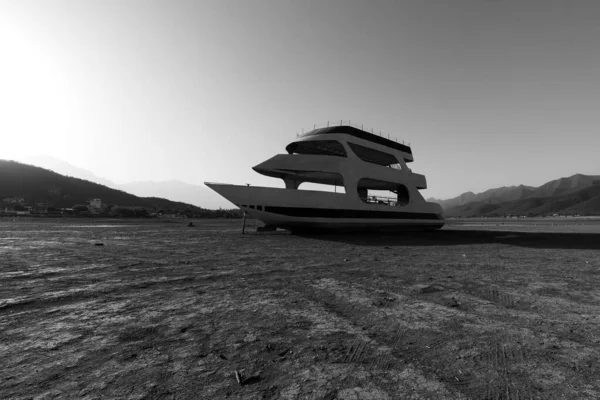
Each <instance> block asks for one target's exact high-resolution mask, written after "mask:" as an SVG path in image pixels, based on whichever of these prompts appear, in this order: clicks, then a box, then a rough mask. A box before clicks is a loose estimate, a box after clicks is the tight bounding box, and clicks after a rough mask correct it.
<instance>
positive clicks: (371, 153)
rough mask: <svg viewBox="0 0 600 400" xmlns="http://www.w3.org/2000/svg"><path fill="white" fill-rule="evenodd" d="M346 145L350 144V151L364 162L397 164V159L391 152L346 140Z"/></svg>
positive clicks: (386, 164)
mask: <svg viewBox="0 0 600 400" xmlns="http://www.w3.org/2000/svg"><path fill="white" fill-rule="evenodd" d="M348 146H350V148H351V149H352V152H353V153H354V154H356V156H357V157H358V158H360V159H361V160H363V161H365V162H368V163H372V164H378V165H385V166H388V165H396V164H398V160H397V159H396V157H395V156H394V155H392V154H389V153H385V152H383V151H379V150H375V149H371V148H369V147H365V146H361V145H359V144H356V143H351V142H348Z"/></svg>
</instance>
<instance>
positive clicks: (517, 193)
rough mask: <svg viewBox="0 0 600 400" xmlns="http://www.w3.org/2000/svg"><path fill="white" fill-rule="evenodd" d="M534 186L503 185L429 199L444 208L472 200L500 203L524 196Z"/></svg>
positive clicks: (531, 191)
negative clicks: (475, 191) (452, 196)
mask: <svg viewBox="0 0 600 400" xmlns="http://www.w3.org/2000/svg"><path fill="white" fill-rule="evenodd" d="M534 189H535V188H534V187H531V186H525V185H519V186H503V187H500V188H496V189H489V190H486V191H485V192H481V193H477V194H475V193H473V192H466V193H463V194H461V195H459V196H457V197H454V198H452V199H448V200H438V199H429V200H428V201H433V202H436V203H439V204H440V205H441V206H442V208H443V209H444V210H446V209H450V208H453V207H457V206H462V205H466V204H469V203H474V202H479V201H483V202H488V203H492V204H498V203H502V202H504V201H512V200H518V199H522V198H525V197H527V196H529V195H530V194H531V193H533V191H534Z"/></svg>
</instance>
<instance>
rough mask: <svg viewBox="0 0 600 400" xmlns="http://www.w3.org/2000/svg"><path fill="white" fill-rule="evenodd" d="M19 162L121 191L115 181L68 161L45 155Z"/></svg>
mask: <svg viewBox="0 0 600 400" xmlns="http://www.w3.org/2000/svg"><path fill="white" fill-rule="evenodd" d="M19 161H22V162H23V163H25V164H31V165H35V166H37V167H42V168H45V169H49V170H50V171H54V172H57V173H59V174H61V175H65V176H72V177H74V178H79V179H84V180H86V181H90V182H95V183H98V184H100V185H104V186H108V187H110V188H113V189H119V187H118V185H117V184H116V183H115V182H113V181H110V180H108V179H105V178H102V177H100V176H97V175H96V174H94V173H93V172H91V171H88V170H87V169H83V168H79V167H76V166H74V165H71V164H69V163H68V162H66V161H63V160H61V159H58V158H55V157H52V156H48V155H45V154H38V155H35V156H28V157H25V158H22V159H20V160H19Z"/></svg>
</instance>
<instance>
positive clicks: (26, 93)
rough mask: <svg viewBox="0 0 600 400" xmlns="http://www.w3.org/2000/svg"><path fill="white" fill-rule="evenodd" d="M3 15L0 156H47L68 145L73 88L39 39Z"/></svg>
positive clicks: (0, 34)
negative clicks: (44, 154)
mask: <svg viewBox="0 0 600 400" xmlns="http://www.w3.org/2000/svg"><path fill="white" fill-rule="evenodd" d="M7 19H8V18H0V49H2V51H1V54H0V57H1V58H0V115H1V116H2V117H1V118H0V132H1V135H2V145H1V146H0V157H1V158H8V159H10V158H14V159H17V158H18V157H19V156H23V155H28V154H34V153H36V154H37V153H40V152H41V153H46V154H51V153H52V152H53V151H54V150H56V149H57V148H59V147H58V146H65V145H68V143H65V140H66V139H68V138H69V136H70V134H69V133H70V132H71V131H72V128H73V122H74V121H75V120H76V118H74V111H75V104H74V102H73V91H72V90H71V88H70V84H69V81H68V79H66V72H65V71H64V70H61V67H60V65H59V64H58V63H57V62H56V59H57V58H56V57H55V55H54V54H52V49H51V47H49V46H47V44H46V43H44V41H43V38H42V37H40V36H39V35H36V33H37V32H28V31H26V30H25V29H23V28H21V27H19V26H18V25H17V24H16V23H15V22H14V21H9V20H7Z"/></svg>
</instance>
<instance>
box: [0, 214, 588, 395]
mask: <svg viewBox="0 0 600 400" xmlns="http://www.w3.org/2000/svg"><path fill="white" fill-rule="evenodd" d="M186 222H187V221H186ZM239 228H240V227H239V221H197V222H196V227H194V228H188V227H186V226H185V223H170V224H169V223H158V222H131V221H125V222H114V221H110V222H106V221H105V222H102V223H101V222H91V221H85V222H81V221H70V222H69V221H67V222H57V221H54V222H52V221H48V222H41V221H36V220H32V221H23V222H20V221H16V222H13V221H10V220H9V221H0V263H1V264H0V282H1V286H0V335H1V336H0V337H1V339H2V341H1V342H0V360H2V361H1V364H0V365H1V368H0V398H3V399H9V398H54V397H56V398H89V399H92V398H110V399H113V398H128V399H129V398H132V399H158V398H161V399H163V398H165V399H198V398H200V399H224V398H229V399H328V400H331V399H545V398H548V399H554V398H557V399H559V398H564V399H579V398H589V399H597V398H600V381H599V380H600V378H599V377H600V368H599V363H598V361H599V357H600V312H599V311H600V289H599V283H600V250H599V246H600V235H599V234H597V233H595V234H594V233H589V232H588V233H586V234H558V233H514V232H513V233H511V234H507V233H506V232H485V231H466V230H463V231H460V230H453V229H452V228H450V229H448V230H442V231H440V232H433V233H420V234H417V233H416V234H410V233H409V234H403V235H395V236H390V235H381V234H371V235H358V236H357V235H353V236H351V235H347V236H346V235H342V236H332V235H328V236H318V237H308V236H293V235H290V234H288V233H285V232H276V233H270V234H257V233H250V234H247V235H243V236H242V235H241V234H240V233H239ZM588 230H589V229H588ZM97 243H102V244H103V245H102V246H99V245H96V244H97ZM235 371H237V372H238V377H237V378H236V374H235ZM238 378H239V380H240V382H241V383H242V384H238Z"/></svg>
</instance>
